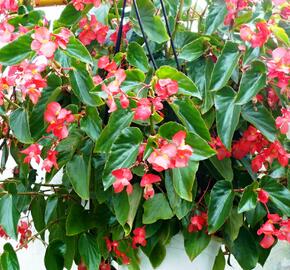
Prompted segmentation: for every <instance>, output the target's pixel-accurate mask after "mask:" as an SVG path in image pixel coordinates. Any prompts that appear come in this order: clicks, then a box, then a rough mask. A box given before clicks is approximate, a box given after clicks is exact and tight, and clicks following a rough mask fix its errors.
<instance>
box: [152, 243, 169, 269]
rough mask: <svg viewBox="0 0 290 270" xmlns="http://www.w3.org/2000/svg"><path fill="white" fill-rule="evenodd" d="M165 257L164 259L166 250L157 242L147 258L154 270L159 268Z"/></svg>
mask: <svg viewBox="0 0 290 270" xmlns="http://www.w3.org/2000/svg"><path fill="white" fill-rule="evenodd" d="M165 257H166V248H165V246H164V245H163V244H161V243H160V242H158V243H157V244H156V245H155V247H154V248H153V250H152V252H151V254H150V256H149V260H150V263H151V265H152V266H153V268H154V269H155V268H157V267H158V266H160V265H161V263H162V262H163V260H164V259H165Z"/></svg>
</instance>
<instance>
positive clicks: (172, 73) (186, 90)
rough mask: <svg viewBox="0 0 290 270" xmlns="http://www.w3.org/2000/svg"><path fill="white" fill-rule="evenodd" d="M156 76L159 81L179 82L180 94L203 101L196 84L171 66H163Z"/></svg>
mask: <svg viewBox="0 0 290 270" xmlns="http://www.w3.org/2000/svg"><path fill="white" fill-rule="evenodd" d="M156 76H157V77H158V78H159V79H167V78H169V79H172V80H175V81H177V82H178V93H177V94H183V95H187V96H193V97H197V98H199V99H201V95H200V93H199V91H198V89H197V87H196V85H195V84H194V82H193V81H192V80H191V79H190V78H188V77H187V76H186V75H185V74H184V73H182V72H180V71H178V70H176V69H175V68H173V67H170V66H162V67H161V68H159V69H158V70H157V71H156Z"/></svg>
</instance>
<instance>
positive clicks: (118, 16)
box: [113, 0, 120, 24]
mask: <svg viewBox="0 0 290 270" xmlns="http://www.w3.org/2000/svg"><path fill="white" fill-rule="evenodd" d="M113 2H114V9H115V15H116V18H117V22H118V24H119V23H120V15H119V11H118V4H117V1H116V0H113Z"/></svg>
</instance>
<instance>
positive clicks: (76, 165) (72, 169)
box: [66, 155, 91, 200]
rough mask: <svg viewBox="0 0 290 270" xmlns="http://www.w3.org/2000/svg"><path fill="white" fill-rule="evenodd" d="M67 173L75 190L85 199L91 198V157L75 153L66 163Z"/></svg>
mask: <svg viewBox="0 0 290 270" xmlns="http://www.w3.org/2000/svg"><path fill="white" fill-rule="evenodd" d="M66 173H67V175H68V177H69V180H70V182H71V184H72V186H73V189H74V190H75V192H76V193H77V194H78V195H79V196H80V197H81V198H82V199H83V200H88V199H89V198H90V175H91V158H90V157H88V156H84V155H75V156H73V158H72V159H71V160H70V161H69V162H68V163H67V165H66Z"/></svg>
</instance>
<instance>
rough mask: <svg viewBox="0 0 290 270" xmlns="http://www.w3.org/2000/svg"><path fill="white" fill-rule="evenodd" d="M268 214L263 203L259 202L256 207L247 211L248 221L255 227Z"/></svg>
mask: <svg viewBox="0 0 290 270" xmlns="http://www.w3.org/2000/svg"><path fill="white" fill-rule="evenodd" d="M266 215H267V212H266V210H265V207H264V205H262V204H261V203H258V204H257V206H256V208H255V209H253V210H250V211H247V212H245V216H246V219H247V223H248V224H250V225H251V227H255V226H256V225H257V223H258V222H260V221H261V220H262V219H263V218H264V217H265V216H266Z"/></svg>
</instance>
